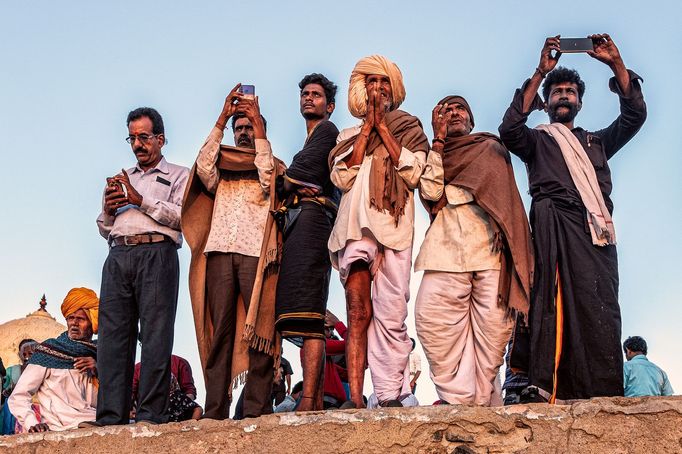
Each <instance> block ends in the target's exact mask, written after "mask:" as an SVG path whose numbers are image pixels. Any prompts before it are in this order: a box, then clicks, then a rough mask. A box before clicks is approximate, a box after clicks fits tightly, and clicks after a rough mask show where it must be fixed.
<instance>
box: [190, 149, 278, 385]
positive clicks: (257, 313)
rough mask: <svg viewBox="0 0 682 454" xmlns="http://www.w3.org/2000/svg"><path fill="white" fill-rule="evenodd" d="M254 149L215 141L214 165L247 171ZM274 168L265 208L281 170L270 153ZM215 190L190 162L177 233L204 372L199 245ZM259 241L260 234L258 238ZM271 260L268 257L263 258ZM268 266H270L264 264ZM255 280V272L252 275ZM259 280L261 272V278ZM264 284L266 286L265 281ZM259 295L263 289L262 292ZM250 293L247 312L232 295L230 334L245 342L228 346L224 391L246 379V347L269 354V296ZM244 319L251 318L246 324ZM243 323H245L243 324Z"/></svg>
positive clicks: (206, 318) (209, 335)
mask: <svg viewBox="0 0 682 454" xmlns="http://www.w3.org/2000/svg"><path fill="white" fill-rule="evenodd" d="M254 158H255V152H254V150H252V149H248V148H241V147H230V146H226V145H221V146H220V158H219V160H218V168H219V169H220V170H221V171H228V172H229V171H239V172H243V171H248V170H256V166H255V164H254ZM275 166H276V170H277V171H275V172H273V175H272V180H271V182H270V208H271V209H272V207H273V203H276V198H277V197H276V196H275V192H276V191H275V179H276V177H277V175H278V174H279V172H283V169H284V164H282V163H281V161H279V160H278V159H276V158H275ZM214 202H215V195H214V194H212V193H210V192H209V191H208V190H207V189H206V187H205V186H204V185H203V183H202V182H201V179H200V178H199V177H198V175H197V174H196V163H195V165H194V166H193V167H192V170H191V172H190V177H189V181H188V182H187V187H186V189H185V195H184V199H183V204H182V217H181V222H182V233H183V235H184V236H185V240H186V241H187V244H188V245H189V248H190V251H191V254H192V259H191V262H190V267H189V294H190V299H191V301H192V312H193V314H194V327H195V330H196V336H197V344H198V347H199V358H200V359H201V366H202V369H203V371H204V378H206V375H205V371H206V361H207V359H208V354H209V352H210V348H211V344H212V343H213V331H214V329H213V323H212V321H211V317H210V311H209V310H208V306H207V304H208V302H207V300H206V255H205V254H204V248H205V246H206V241H207V240H208V234H209V231H210V229H211V219H212V217H213V204H214ZM272 220H273V218H272V216H269V217H268V220H267V224H266V232H265V237H266V238H269V235H268V232H269V230H268V228H270V226H271V225H272V224H273V222H272ZM264 246H265V239H264ZM269 265H272V263H269ZM260 266H261V261H260V260H259V268H258V271H259V273H258V274H259V275H262V274H263V273H262V269H261V267H260ZM270 269H272V266H270ZM256 282H258V277H257V278H256ZM261 282H262V278H261ZM268 288H269V287H268ZM253 295H254V296H256V295H258V296H261V292H260V291H259V292H256V288H255V287H254V292H253ZM264 296H265V295H264ZM254 299H257V298H252V301H251V305H250V307H249V313H248V314H247V313H246V311H245V310H244V304H243V300H242V296H241V295H239V299H238V301H237V324H236V333H235V340H239V339H244V340H245V342H235V343H234V348H233V351H232V370H231V375H230V377H231V379H230V383H231V384H232V386H231V387H230V390H229V392H230V393H231V392H232V389H233V387H236V386H237V385H238V384H240V383H243V382H244V380H245V379H246V371H247V370H248V367H249V356H248V348H249V346H252V347H254V348H257V349H259V350H261V351H264V352H266V353H268V354H270V355H273V354H274V353H275V352H274V348H273V347H274V346H275V344H277V342H276V339H275V334H274V333H275V329H274V326H275V299H274V290H273V294H272V295H269V297H268V298H266V297H264V298H262V299H259V300H258V301H257V302H256V304H254V301H253V300H254ZM249 321H250V322H251V324H250V325H249ZM247 325H248V326H249V327H250V328H247ZM277 347H278V349H277V352H276V353H277V356H279V346H277Z"/></svg>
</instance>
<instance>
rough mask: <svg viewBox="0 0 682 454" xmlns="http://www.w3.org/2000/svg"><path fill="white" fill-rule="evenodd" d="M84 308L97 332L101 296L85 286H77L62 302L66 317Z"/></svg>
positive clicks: (94, 331)
mask: <svg viewBox="0 0 682 454" xmlns="http://www.w3.org/2000/svg"><path fill="white" fill-rule="evenodd" d="M79 309H83V310H84V311H85V314H86V315H87V316H88V318H89V319H90V323H92V332H93V333H95V334H97V316H98V314H99V298H97V294H96V293H95V292H94V291H92V290H90V289H89V288H85V287H77V288H72V289H71V290H69V293H67V294H66V298H64V302H63V303H62V314H63V315H64V318H66V317H68V316H69V315H71V314H73V313H74V312H76V311H77V310H79Z"/></svg>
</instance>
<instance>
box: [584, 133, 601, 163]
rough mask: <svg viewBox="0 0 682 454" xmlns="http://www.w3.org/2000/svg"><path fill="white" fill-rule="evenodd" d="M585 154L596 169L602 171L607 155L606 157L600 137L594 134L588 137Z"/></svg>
mask: <svg viewBox="0 0 682 454" xmlns="http://www.w3.org/2000/svg"><path fill="white" fill-rule="evenodd" d="M585 152H586V153H587V157H588V158H590V162H591V163H592V165H593V166H594V168H595V169H597V170H601V169H603V168H604V165H605V164H606V155H604V148H603V146H602V143H601V139H600V138H599V137H597V136H595V135H593V134H588V135H587V148H586V149H585Z"/></svg>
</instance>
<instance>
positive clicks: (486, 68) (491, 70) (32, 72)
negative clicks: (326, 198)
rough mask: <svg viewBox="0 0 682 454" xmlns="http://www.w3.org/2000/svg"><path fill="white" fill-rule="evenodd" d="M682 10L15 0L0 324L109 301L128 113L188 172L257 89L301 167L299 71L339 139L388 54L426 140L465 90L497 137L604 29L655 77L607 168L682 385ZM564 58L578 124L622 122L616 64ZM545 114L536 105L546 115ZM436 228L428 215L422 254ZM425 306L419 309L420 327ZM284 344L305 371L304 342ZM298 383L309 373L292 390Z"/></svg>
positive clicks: (10, 28) (627, 284)
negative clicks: (570, 50) (362, 63)
mask: <svg viewBox="0 0 682 454" xmlns="http://www.w3.org/2000/svg"><path fill="white" fill-rule="evenodd" d="M680 13H681V11H680V6H679V2H677V1H673V0H670V1H659V2H649V3H635V2H628V1H618V2H616V1H604V2H595V1H589V2H585V1H574V2H565V3H563V4H562V3H547V2H535V1H498V2H453V1H443V2H422V3H416V2H400V1H395V2H376V3H374V2H373V3H370V2H358V1H347V2H324V3H322V2H317V3H312V2H311V3H307V2H302V1H289V2H274V1H273V2H259V1H251V2H241V1H240V2H235V1H232V2H217V1H216V2H192V3H191V4H190V3H188V2H177V6H176V3H174V2H161V1H145V2H140V1H138V2H131V1H117V2H86V1H71V2H53V1H30V2H2V5H1V6H0V137H2V142H1V145H0V147H1V154H0V156H1V158H0V159H1V160H2V161H1V162H2V168H3V170H4V176H3V178H2V179H0V193H1V194H2V201H3V208H4V210H3V216H2V222H0V238H2V240H0V241H2V244H1V252H0V290H1V291H0V322H4V321H7V320H10V319H13V318H18V317H23V316H25V315H26V314H27V313H28V312H30V311H32V310H34V308H35V307H36V306H35V305H36V302H37V301H38V299H39V297H40V295H42V293H43V292H45V293H46V294H47V297H48V301H49V306H48V309H50V310H51V312H52V313H53V314H54V315H58V314H59V310H58V307H59V304H60V303H61V300H62V298H63V297H64V295H65V294H66V292H67V291H68V290H69V289H70V288H71V287H74V286H88V287H91V288H93V289H95V290H96V291H97V292H99V286H100V272H101V266H102V263H103V262H104V259H105V257H106V255H107V245H106V243H105V241H104V239H102V238H101V237H100V236H99V234H98V231H97V228H96V225H95V218H96V217H97V214H98V212H99V210H100V203H101V199H100V198H101V193H102V189H103V185H104V179H105V177H107V176H110V175H112V174H114V173H116V172H117V171H118V170H120V169H121V167H124V166H125V167H129V166H131V165H133V163H134V156H133V154H132V153H131V151H130V147H129V146H128V145H127V144H126V143H125V142H124V140H123V139H124V137H125V136H126V135H127V130H126V127H125V117H126V115H127V113H128V111H130V110H131V109H133V108H135V107H138V106H143V105H148V106H153V107H156V108H157V109H158V110H159V111H160V112H161V114H162V115H163V116H164V120H165V123H166V133H167V134H166V135H167V137H168V140H169V143H168V145H167V146H166V147H165V148H164V153H165V156H166V157H167V158H168V160H170V161H172V162H175V163H179V164H184V165H186V166H191V164H192V163H193V161H194V159H195V158H196V154H197V152H198V150H199V147H200V146H201V144H202V143H203V141H204V139H205V137H206V135H207V134H208V132H209V131H210V129H211V127H212V125H213V123H214V122H215V119H216V118H217V115H218V113H219V111H220V108H221V106H222V103H223V99H224V97H225V95H226V94H227V92H228V91H229V89H230V88H231V87H233V86H234V84H235V83H236V82H240V81H241V82H244V83H252V84H254V85H255V86H256V92H257V94H258V95H259V97H260V104H261V107H262V111H263V114H264V115H265V116H266V118H267V119H268V136H269V138H270V140H271V142H272V144H273V149H274V150H275V153H276V154H277V155H278V156H279V157H280V158H282V159H283V160H284V161H285V162H290V161H291V157H292V156H293V155H294V154H295V153H296V152H297V151H298V150H299V149H300V146H301V144H302V143H303V140H304V138H305V127H304V122H303V120H302V118H301V117H300V114H299V112H298V88H297V83H298V81H299V80H300V79H301V77H302V76H303V75H305V74H308V73H310V72H322V73H324V74H326V75H327V76H328V77H329V78H330V79H332V80H334V81H335V82H336V83H337V84H338V85H339V94H338V98H337V99H338V103H337V110H336V112H335V113H334V115H333V117H332V120H333V121H334V122H336V124H337V126H339V128H340V129H341V128H344V127H347V126H350V125H351V124H354V122H355V119H353V118H352V117H351V116H350V115H349V114H348V111H347V108H346V94H347V88H348V78H349V75H350V71H351V69H352V68H353V65H354V64H355V62H356V61H357V60H358V59H359V58H360V57H363V56H365V55H369V54H373V53H381V54H384V55H386V56H388V57H389V58H391V59H392V60H394V61H395V62H396V63H397V64H398V65H399V66H400V68H401V69H402V71H403V74H404V77H405V86H406V89H407V99H406V101H405V103H404V104H403V108H404V109H405V110H407V111H409V112H411V113H413V114H415V115H417V116H419V117H420V118H422V120H423V121H424V123H425V125H426V130H427V133H428V134H431V130H430V125H429V113H430V110H431V109H432V107H433V105H434V103H435V102H436V101H437V100H439V99H440V98H441V97H442V96H444V95H446V94H451V93H458V94H462V95H464V96H465V97H467V99H468V100H469V102H470V104H471V106H472V108H473V111H474V114H475V118H476V130H478V131H493V132H494V131H496V130H497V126H498V125H499V123H500V120H501V118H502V114H503V112H504V110H505V109H506V107H507V106H508V104H509V101H510V100H511V96H512V94H513V91H514V89H515V88H516V87H518V86H519V85H520V84H521V83H522V82H523V80H524V79H525V78H526V77H528V76H530V75H531V74H532V72H533V70H534V69H535V67H536V65H537V63H538V58H539V52H540V48H541V46H542V43H543V41H544V38H545V37H547V36H550V35H555V34H559V33H560V34H562V35H563V36H565V37H580V36H586V35H588V34H591V33H602V32H607V33H610V34H611V36H612V37H613V39H614V41H615V42H616V44H617V45H618V46H619V48H620V50H621V54H622V55H623V59H624V61H625V63H626V65H627V66H628V67H629V68H632V69H633V70H635V71H637V72H638V73H639V74H640V75H641V76H642V77H643V78H644V81H645V82H644V85H643V89H644V96H645V99H646V101H647V103H648V106H649V118H648V120H647V123H646V124H645V125H644V127H643V129H642V130H641V131H640V133H639V134H638V135H637V136H636V137H635V139H633V140H632V141H631V142H630V143H629V144H628V145H627V146H626V147H625V148H624V149H623V150H621V151H620V152H619V153H618V154H617V155H616V156H615V157H614V158H613V159H611V161H610V166H611V169H612V172H613V179H614V191H613V196H612V198H613V200H614V202H615V207H616V209H615V223H616V229H617V232H618V241H619V246H618V248H619V249H618V251H619V258H620V282H621V284H620V295H621V297H620V303H621V308H622V315H623V335H624V336H628V335H635V334H636V335H641V336H643V337H645V338H646V339H647V341H648V342H649V348H650V355H649V357H650V359H652V360H653V361H655V362H657V363H658V364H659V365H660V366H662V367H663V368H664V369H666V370H667V371H668V374H669V376H670V378H671V381H672V384H673V387H674V388H675V389H676V391H677V392H682V362H681V361H680V359H679V358H680V354H679V349H680V345H682V334H680V320H681V319H682V309H681V307H682V305H681V304H680V294H682V285H681V279H680V265H679V258H680V257H681V256H682V247H681V246H680V240H679V238H678V236H677V234H678V232H679V229H680V226H681V225H682V222H681V218H680V202H679V201H680V198H681V196H682V188H681V184H680V177H679V174H680V167H681V164H682V158H681V153H680V152H681V151H682V150H681V148H682V147H681V146H680V141H679V139H678V138H677V137H676V134H677V133H679V131H680V106H682V96H681V94H680V93H681V92H680V90H679V84H680V82H679V80H680V73H682V63H681V62H682V59H681V58H680V56H681V55H682V53H681V52H680V50H681V49H680V43H681V42H682V39H681V38H682V36H681V35H682V33H680V28H679V22H678V19H679V17H680ZM560 64H562V65H565V66H569V67H574V68H576V69H577V70H578V71H580V73H581V75H582V77H583V79H584V80H585V82H586V84H587V92H586V94H585V99H584V106H583V109H582V111H581V112H580V115H579V116H578V118H577V124H579V125H581V126H583V127H585V128H587V129H598V128H601V127H604V126H605V125H607V124H608V123H610V122H611V121H612V120H613V119H614V118H615V117H616V115H617V112H618V102H617V98H616V96H615V95H613V94H611V93H610V92H609V91H608V89H607V79H608V78H609V77H610V76H611V73H610V70H609V69H608V68H607V67H606V66H605V65H603V64H601V63H599V62H598V61H596V60H593V59H591V58H590V57H588V56H586V55H584V54H581V55H564V56H563V57H562V58H561V61H560ZM545 120H546V117H545V116H544V115H542V114H540V113H538V114H534V115H533V116H532V117H531V119H530V123H531V124H532V125H535V124H538V123H540V122H544V121H545ZM514 165H515V168H516V174H517V180H518V183H519V186H520V189H521V191H522V194H523V195H524V197H525V199H524V200H525V202H526V203H527V204H528V198H527V196H526V190H527V184H526V175H525V169H524V168H523V166H522V165H521V163H520V161H518V160H515V161H514ZM426 224H427V220H426V216H425V214H424V213H423V212H420V213H419V214H418V219H417V233H416V236H415V239H416V240H415V254H416V252H417V250H418V246H419V244H420V242H421V239H422V238H423V234H424V231H425V227H426ZM415 256H416V255H415ZM180 260H181V270H182V271H181V277H180V289H181V290H180V300H179V304H178V317H177V323H176V331H175V345H176V347H175V352H176V353H178V354H180V355H182V356H185V357H187V358H188V359H189V360H190V361H191V363H192V366H193V367H194V370H195V377H196V378H197V381H198V382H199V386H200V387H203V386H202V379H201V373H200V368H199V361H198V355H197V350H196V343H195V338H194V328H193V323H192V315H191V310H190V303H189V297H188V292H187V266H188V263H189V254H188V249H187V248H183V249H182V250H181V252H180ZM420 279H421V273H419V274H415V275H414V276H413V280H412V289H413V294H412V295H413V298H414V296H416V291H417V288H418V285H419V280H420ZM332 280H333V287H332V290H331V296H330V300H329V307H330V308H331V310H333V311H334V312H336V313H337V314H338V315H339V316H340V317H341V318H342V319H343V318H345V317H344V315H345V314H344V301H343V293H342V291H341V286H340V284H339V283H338V277H337V275H336V274H335V275H334V276H333V279H332ZM413 308H414V300H413V299H412V300H411V301H410V314H409V318H408V324H409V327H410V330H411V333H412V334H413V335H414V322H413V317H414V313H413ZM286 348H287V349H286V355H287V356H289V357H290V359H292V360H294V362H295V363H297V362H298V361H297V360H298V351H297V350H296V349H295V348H293V347H291V346H287V347H286ZM423 366H424V368H425V369H426V360H425V358H424V359H423ZM300 378H301V375H300V370H298V369H297V370H296V373H295V376H294V380H299V379H300ZM419 383H420V387H419V391H418V397H419V398H420V400H421V401H422V403H431V402H433V400H435V392H434V391H433V386H432V385H431V383H430V380H429V379H428V375H427V374H426V372H425V373H424V375H423V376H422V378H421V379H420V382H419ZM368 392H369V389H368ZM202 394H203V393H202ZM202 402H203V398H202Z"/></svg>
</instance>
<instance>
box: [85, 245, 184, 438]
mask: <svg viewBox="0 0 682 454" xmlns="http://www.w3.org/2000/svg"><path fill="white" fill-rule="evenodd" d="M178 272H179V264H178V254H177V250H176V246H175V244H173V243H170V242H164V243H153V244H141V245H138V246H117V247H114V248H112V249H111V250H110V251H109V256H108V257H107V259H106V261H105V262H104V267H103V269H102V288H101V291H100V305H99V337H98V341H97V371H98V375H99V392H98V394H97V421H98V422H100V423H102V424H106V425H109V424H127V423H128V421H129V420H130V406H131V395H132V384H133V371H134V366H135V347H136V343H137V333H138V329H137V325H138V320H139V323H140V330H141V332H142V335H143V338H142V358H141V363H142V364H141V368H140V385H139V399H138V405H137V413H136V417H135V419H136V420H137V421H153V422H156V423H164V422H167V421H168V415H167V414H166V410H167V409H168V387H169V386H170V362H171V352H172V350H173V332H174V329H173V328H174V325H175V311H176V308H177V304H178Z"/></svg>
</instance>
